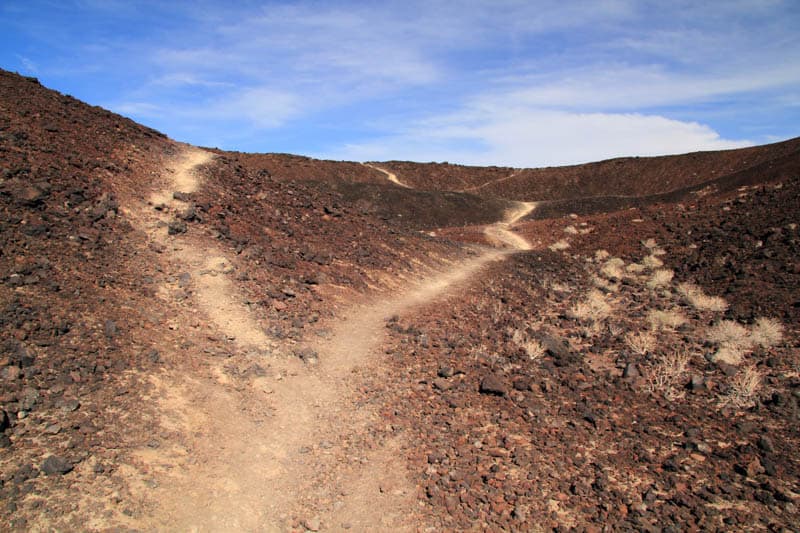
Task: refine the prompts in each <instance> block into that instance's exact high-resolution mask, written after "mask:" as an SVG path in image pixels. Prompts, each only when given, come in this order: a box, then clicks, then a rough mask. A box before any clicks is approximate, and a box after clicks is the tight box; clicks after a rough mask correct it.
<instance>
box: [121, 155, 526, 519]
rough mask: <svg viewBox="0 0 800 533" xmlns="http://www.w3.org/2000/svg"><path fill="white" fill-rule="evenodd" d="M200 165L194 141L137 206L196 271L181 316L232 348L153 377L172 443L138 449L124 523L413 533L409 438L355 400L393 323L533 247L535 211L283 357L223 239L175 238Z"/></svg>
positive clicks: (182, 265)
mask: <svg viewBox="0 0 800 533" xmlns="http://www.w3.org/2000/svg"><path fill="white" fill-rule="evenodd" d="M205 164H213V156H212V155H211V154H209V153H207V152H204V151H201V150H198V149H193V148H188V149H186V150H185V151H184V152H183V154H182V155H180V156H179V157H178V158H177V159H176V160H175V163H174V165H173V167H172V169H171V171H167V172H166V173H165V175H164V178H165V180H164V181H165V183H164V184H163V188H161V189H159V190H157V191H154V193H153V195H152V197H151V198H150V199H149V205H144V204H143V205H139V206H133V207H132V208H131V212H132V214H133V216H132V218H133V219H134V221H135V222H136V223H137V224H138V226H139V229H140V230H142V231H144V232H146V233H147V235H148V239H149V240H150V242H151V243H153V244H154V245H156V246H160V247H162V248H164V250H165V252H166V253H165V254H163V255H164V256H165V257H166V261H165V265H164V268H165V269H169V270H170V271H174V272H175V273H178V272H186V273H188V274H189V275H188V276H187V280H188V281H187V282H188V283H190V284H191V285H192V287H191V288H192V289H193V297H192V302H190V304H189V305H190V308H189V309H186V308H183V309H181V313H182V314H184V315H186V314H187V313H188V314H191V316H186V317H184V320H185V321H186V322H188V323H191V322H194V323H195V324H196V323H197V317H196V316H195V315H194V313H197V312H198V311H199V314H200V315H202V316H203V317H205V319H206V320H207V322H208V323H209V324H210V325H213V328H214V329H215V330H216V333H217V334H221V335H224V336H225V337H226V338H227V339H228V340H231V341H232V342H233V343H234V345H235V346H236V350H235V352H234V353H233V354H232V356H231V357H229V358H227V359H220V358H214V357H209V356H207V355H204V354H203V350H202V349H201V348H202V347H201V346H200V347H198V350H197V352H198V354H197V356H194V357H193V358H191V360H187V361H175V363H176V364H174V365H172V368H174V370H172V371H164V372H163V373H161V374H159V375H155V376H153V377H152V380H151V381H152V383H153V385H154V392H153V394H152V398H150V399H151V401H152V402H154V403H155V404H157V405H158V407H159V412H160V413H161V415H160V416H161V420H159V421H158V423H159V425H160V430H161V434H164V435H169V436H170V438H168V439H166V442H165V443H164V444H163V445H160V446H158V447H153V448H150V447H148V448H145V449H141V450H138V451H137V452H136V454H135V464H134V465H133V466H132V467H130V468H129V469H128V471H127V472H125V473H126V474H127V477H128V484H129V486H130V488H131V491H132V492H133V494H134V497H135V498H137V499H138V500H139V501H140V502H141V506H142V508H143V513H142V516H143V517H144V518H142V519H141V521H137V522H136V523H133V521H132V523H131V524H130V525H131V526H134V527H137V528H144V529H153V530H174V531H281V530H290V529H292V528H294V527H297V526H302V527H304V528H306V529H309V530H312V531H316V530H319V529H324V530H341V529H350V528H352V529H353V530H356V531H379V530H381V531H411V530H416V529H417V528H418V527H420V526H421V523H420V522H421V520H420V517H419V515H418V510H419V507H418V505H417V494H416V488H415V487H414V486H413V485H412V484H411V483H410V481H409V480H408V478H407V476H406V466H405V464H404V461H403V459H402V454H401V453H399V450H400V448H401V447H402V442H401V441H399V440H398V439H397V438H384V437H380V438H376V437H375V435H374V432H372V431H371V429H370V428H374V427H375V426H376V425H378V424H380V417H379V414H378V413H377V412H376V409H375V408H373V407H372V406H370V405H369V402H364V401H363V398H362V399H359V397H358V396H357V394H356V392H357V389H358V386H359V384H360V383H363V381H364V377H365V376H368V375H378V374H376V373H378V372H380V367H381V364H382V363H381V359H382V357H383V354H381V353H380V351H379V349H380V347H381V343H382V341H383V338H384V332H385V329H386V328H385V325H386V320H387V319H388V318H389V317H392V316H394V315H402V314H403V313H408V312H411V311H412V310H413V309H414V308H415V307H417V306H421V305H423V304H429V303H430V302H432V301H435V300H437V299H444V298H446V297H447V294H448V292H449V291H451V290H453V289H454V287H457V286H458V285H459V284H463V283H466V282H468V281H469V280H470V279H472V278H473V277H474V276H475V275H476V274H477V273H478V272H479V271H480V270H481V268H482V267H483V266H484V265H486V264H487V263H489V262H491V261H495V260H498V259H501V258H503V257H504V256H505V255H507V254H508V253H511V252H513V251H517V250H527V249H530V245H529V243H528V242H527V241H526V240H525V239H523V238H522V237H521V236H519V235H517V234H516V233H514V232H513V231H512V225H513V224H514V223H515V222H516V221H518V220H519V219H521V218H522V217H524V216H525V215H526V214H528V213H529V212H530V211H531V210H532V209H533V208H534V207H535V205H534V204H530V203H529V204H522V203H521V204H519V206H518V207H517V208H516V209H514V210H512V211H511V212H509V213H508V214H507V216H506V219H505V220H504V221H503V222H500V223H497V224H494V225H491V226H489V227H488V228H487V229H486V234H487V237H488V238H489V239H490V240H491V241H492V242H494V243H496V244H498V245H499V246H500V248H493V249H482V250H480V251H478V252H476V253H475V254H474V255H473V256H472V257H471V258H470V259H468V260H466V261H460V262H457V263H453V264H446V265H442V266H441V267H440V269H439V270H436V271H433V272H430V273H428V274H425V275H424V277H423V278H422V279H420V280H419V281H418V282H417V283H415V284H412V285H410V286H407V287H406V289H405V290H403V291H399V292H396V293H394V294H390V295H388V296H386V297H379V299H378V300H377V301H373V302H370V303H367V304H363V305H360V306H356V307H354V308H352V309H351V310H350V311H349V312H347V313H344V315H343V316H342V317H341V318H338V319H337V321H336V322H334V323H332V324H330V325H329V326H330V328H329V329H330V335H329V336H328V337H327V338H326V339H319V340H316V341H314V342H309V343H308V344H307V346H306V349H308V350H309V353H314V352H315V353H316V354H317V356H318V357H315V358H313V359H312V363H313V364H308V363H304V362H302V361H301V360H300V359H299V358H297V357H295V356H293V355H292V356H288V355H285V351H288V348H286V347H283V346H281V344H280V342H279V341H277V340H276V339H272V338H269V337H268V336H267V335H266V334H265V333H264V330H263V329H262V328H261V327H260V326H259V322H258V318H257V317H256V316H255V315H254V313H252V312H251V311H250V310H249V309H248V308H247V306H246V305H245V304H244V298H243V297H242V295H241V294H240V293H239V292H238V291H237V288H236V284H235V282H234V279H233V277H232V275H233V272H234V269H233V268H232V267H231V263H230V261H229V260H228V259H227V258H226V257H225V254H224V253H223V252H222V251H221V250H220V249H219V248H218V247H216V246H215V245H214V244H213V243H212V242H211V241H210V240H209V239H205V240H203V239H202V238H200V237H199V236H193V235H192V234H191V233H184V234H175V235H171V234H170V232H169V230H168V227H169V223H170V221H171V220H173V218H172V217H173V216H174V214H175V213H180V211H181V210H182V209H185V208H186V205H184V204H183V203H182V202H180V201H179V200H176V199H174V197H173V193H174V192H182V193H190V192H192V191H194V190H196V189H197V188H198V187H199V186H201V181H200V179H201V178H200V176H199V172H198V167H200V166H201V165H205ZM379 170H380V169H379ZM387 176H388V177H389V179H390V180H392V176H389V175H388V173H387ZM396 179H397V178H396V176H395V177H394V180H392V181H395V180H396ZM395 183H398V184H399V185H401V186H402V185H403V184H402V183H400V182H399V181H395ZM176 196H178V197H180V195H176ZM173 233H174V232H173ZM163 296H164V297H165V298H168V295H163ZM207 333H208V332H206V334H207ZM198 338H200V339H202V335H199V337H198ZM311 350H313V352H312V351H311ZM234 364H239V366H246V365H247V364H250V368H252V369H254V370H253V371H252V372H248V373H246V374H244V375H237V376H235V377H232V376H231V374H230V372H226V368H229V367H230V365H234ZM226 365H228V366H227V367H226Z"/></svg>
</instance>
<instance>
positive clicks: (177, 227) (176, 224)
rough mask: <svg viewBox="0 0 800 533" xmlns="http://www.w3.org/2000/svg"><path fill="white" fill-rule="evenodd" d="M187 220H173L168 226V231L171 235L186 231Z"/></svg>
mask: <svg viewBox="0 0 800 533" xmlns="http://www.w3.org/2000/svg"><path fill="white" fill-rule="evenodd" d="M186 229H187V227H186V222H184V221H183V220H173V221H172V222H170V223H169V226H167V233H169V234H170V235H178V234H179V233H186Z"/></svg>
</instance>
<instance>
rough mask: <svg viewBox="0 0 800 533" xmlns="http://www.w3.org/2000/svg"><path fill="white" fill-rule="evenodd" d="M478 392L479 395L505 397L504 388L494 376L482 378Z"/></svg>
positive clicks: (500, 381)
mask: <svg viewBox="0 0 800 533" xmlns="http://www.w3.org/2000/svg"><path fill="white" fill-rule="evenodd" d="M478 390H479V391H480V393H481V394H493V395H495V396H505V394H506V386H505V384H504V383H503V380H501V379H500V377H499V376H497V375H496V374H489V375H488V376H486V377H485V378H483V379H482V380H481V385H480V388H479V389H478Z"/></svg>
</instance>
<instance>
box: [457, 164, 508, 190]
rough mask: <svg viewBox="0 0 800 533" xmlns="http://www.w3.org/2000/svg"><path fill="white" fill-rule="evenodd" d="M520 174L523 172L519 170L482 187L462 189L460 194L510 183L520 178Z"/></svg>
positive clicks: (482, 184)
mask: <svg viewBox="0 0 800 533" xmlns="http://www.w3.org/2000/svg"><path fill="white" fill-rule="evenodd" d="M520 172H522V169H517V170H515V171H514V172H512V173H511V174H509V175H508V176H504V177H502V178H498V179H496V180H492V181H487V182H486V183H481V184H480V185H475V186H474V187H467V188H466V189H461V190H460V191H458V192H475V191H479V190H481V189H483V188H485V187H488V186H490V185H494V184H496V183H503V182H504V181H508V180H510V179H512V178H514V177H516V176H518V175H519V174H520Z"/></svg>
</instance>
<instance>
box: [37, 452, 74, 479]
mask: <svg viewBox="0 0 800 533" xmlns="http://www.w3.org/2000/svg"><path fill="white" fill-rule="evenodd" d="M41 470H42V472H44V473H45V474H47V475H48V476H53V475H59V476H62V475H64V474H67V473H69V472H72V464H71V463H70V462H69V461H67V460H66V459H64V458H62V457H58V456H57V455H51V456H50V457H48V458H47V459H45V460H44V462H43V463H42V466H41Z"/></svg>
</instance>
